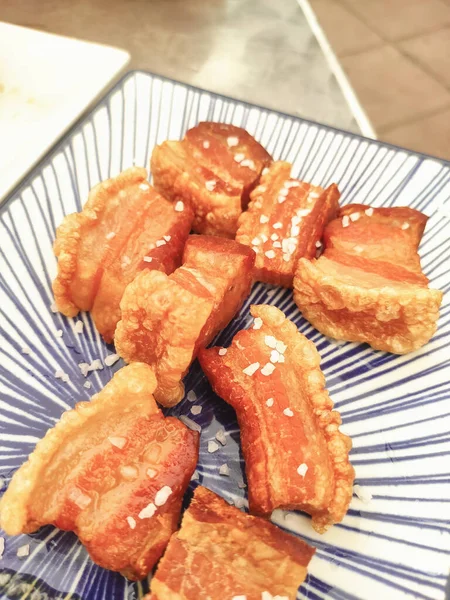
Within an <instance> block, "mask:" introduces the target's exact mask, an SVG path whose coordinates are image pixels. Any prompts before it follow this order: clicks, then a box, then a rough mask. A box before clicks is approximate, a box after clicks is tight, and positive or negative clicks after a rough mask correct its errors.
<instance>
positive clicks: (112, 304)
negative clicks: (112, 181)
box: [92, 188, 194, 342]
mask: <svg viewBox="0 0 450 600" xmlns="http://www.w3.org/2000/svg"><path fill="white" fill-rule="evenodd" d="M151 190H152V191H151V193H152V195H153V197H154V201H153V202H152V203H151V205H150V207H149V209H148V211H147V213H146V214H145V215H144V216H143V217H142V218H141V220H140V222H139V224H137V226H136V228H135V229H134V231H133V232H132V233H131V235H130V237H129V238H128V240H127V242H126V244H125V245H124V246H123V247H122V248H121V250H120V252H119V254H118V256H117V257H116V259H115V261H114V262H113V263H112V264H110V265H109V266H108V267H107V268H106V269H105V270H104V272H103V275H102V278H101V280H100V286H99V288H98V291H97V295H96V297H95V300H94V305H93V307H92V317H93V319H94V323H95V325H96V327H97V329H98V330H99V332H100V333H101V334H102V335H103V338H104V339H105V340H106V341H107V342H111V341H112V339H113V337H114V332H115V329H116V326H117V323H118V322H119V320H120V301H121V299H122V296H123V293H124V291H125V288H126V287H127V285H128V284H129V283H131V282H132V281H133V279H134V278H135V276H136V274H137V273H139V272H140V271H142V270H156V271H162V272H164V273H167V274H170V273H172V272H173V271H175V269H176V268H178V267H179V266H180V264H181V257H182V255H183V248H184V245H185V243H186V240H187V238H188V235H189V231H190V229H191V224H192V219H193V217H194V214H193V212H192V209H191V208H190V207H189V206H184V205H183V206H182V207H181V206H180V205H178V207H175V205H174V204H172V203H171V202H168V201H167V200H166V199H165V198H163V197H162V196H160V195H159V194H158V193H157V192H156V191H155V190H154V189H153V188H151ZM181 204H182V203H181ZM175 208H176V210H175Z"/></svg>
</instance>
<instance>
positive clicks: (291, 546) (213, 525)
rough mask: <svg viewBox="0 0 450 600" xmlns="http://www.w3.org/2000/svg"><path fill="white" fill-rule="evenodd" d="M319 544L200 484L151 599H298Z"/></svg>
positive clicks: (156, 578)
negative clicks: (247, 511)
mask: <svg viewBox="0 0 450 600" xmlns="http://www.w3.org/2000/svg"><path fill="white" fill-rule="evenodd" d="M314 552H315V549H314V548H312V547H311V546H308V544H306V543H305V542H303V541H302V540H300V539H298V538H296V537H294V536H292V535H289V534H288V533H285V532H284V531H282V530H281V529H278V528H277V527H276V526H275V525H273V524H272V523H269V522H267V521H265V520H264V519H260V518H258V517H252V516H250V515H247V514H245V513H243V512H241V511H240V510H238V509H237V508H234V507H232V506H230V505H229V504H227V503H226V502H225V501H224V500H223V499H222V498H220V497H219V496H217V495H216V494H214V493H213V492H211V491H210V490H208V489H206V488H204V487H201V486H199V487H197V489H196V490H195V493H194V497H193V499H192V502H191V504H190V506H189V508H188V509H187V511H186V512H185V513H184V515H183V521H182V524H181V529H180V530H179V531H178V532H177V533H175V534H174V535H173V536H172V538H171V540H170V542H169V545H168V547H167V550H166V553H165V554H164V557H163V559H162V560H161V562H160V563H159V565H158V569H157V571H156V574H155V575H154V577H153V579H152V582H151V593H150V595H149V596H147V599H148V600H166V599H167V598H172V599H177V600H224V599H225V598H226V599H229V600H232V599H233V598H234V599H236V600H237V599H242V598H246V600H261V598H263V599H264V598H274V599H275V597H276V598H280V599H281V598H282V599H286V600H293V599H295V598H296V597H297V590H298V588H299V586H300V585H301V584H302V583H303V581H304V579H305V577H306V570H307V567H308V564H309V561H310V560H311V558H312V556H313V554H314Z"/></svg>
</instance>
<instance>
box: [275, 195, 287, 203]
mask: <svg viewBox="0 0 450 600" xmlns="http://www.w3.org/2000/svg"><path fill="white" fill-rule="evenodd" d="M277 202H278V204H283V202H286V196H283V195H282V194H280V195H279V196H278V198H277Z"/></svg>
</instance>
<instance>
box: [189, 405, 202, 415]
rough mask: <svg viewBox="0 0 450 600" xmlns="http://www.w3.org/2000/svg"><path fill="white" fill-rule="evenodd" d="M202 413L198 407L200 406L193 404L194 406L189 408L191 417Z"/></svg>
mask: <svg viewBox="0 0 450 600" xmlns="http://www.w3.org/2000/svg"><path fill="white" fill-rule="evenodd" d="M201 412H202V407H201V406H200V404H194V406H193V407H192V408H191V413H192V414H193V415H199V414H200V413H201Z"/></svg>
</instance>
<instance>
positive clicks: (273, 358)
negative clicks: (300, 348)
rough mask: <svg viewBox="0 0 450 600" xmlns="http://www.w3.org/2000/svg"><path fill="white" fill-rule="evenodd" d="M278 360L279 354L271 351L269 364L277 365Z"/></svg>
mask: <svg viewBox="0 0 450 600" xmlns="http://www.w3.org/2000/svg"><path fill="white" fill-rule="evenodd" d="M279 359H280V353H279V352H277V350H272V352H271V353H270V362H272V363H277V362H278V361H279Z"/></svg>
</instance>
